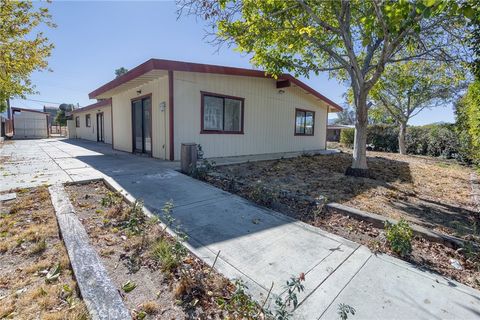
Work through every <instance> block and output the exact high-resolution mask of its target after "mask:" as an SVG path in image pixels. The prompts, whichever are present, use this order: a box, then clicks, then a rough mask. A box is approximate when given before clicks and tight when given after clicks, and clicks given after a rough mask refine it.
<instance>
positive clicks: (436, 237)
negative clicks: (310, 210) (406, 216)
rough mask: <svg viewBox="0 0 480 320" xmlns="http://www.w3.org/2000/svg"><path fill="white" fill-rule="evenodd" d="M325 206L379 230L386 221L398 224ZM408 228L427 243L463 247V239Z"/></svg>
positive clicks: (341, 206)
mask: <svg viewBox="0 0 480 320" xmlns="http://www.w3.org/2000/svg"><path fill="white" fill-rule="evenodd" d="M325 206H326V207H327V209H328V210H333V211H335V212H338V213H341V214H344V215H347V216H349V217H352V218H355V219H357V220H362V221H367V222H370V223H371V224H372V225H373V226H374V227H377V228H380V229H383V228H385V222H387V221H388V222H390V223H393V224H396V223H398V220H397V219H392V218H386V217H384V216H381V215H378V214H375V213H370V212H366V211H362V210H359V209H356V208H352V207H349V206H345V205H342V204H339V203H335V202H331V203H327V204H326V205H325ZM410 227H411V228H412V231H413V233H414V234H415V235H418V236H420V237H423V238H425V239H427V240H429V241H433V242H438V243H442V244H444V245H446V246H447V247H450V248H453V249H457V248H463V247H464V246H465V243H464V241H463V239H460V238H457V237H454V236H449V235H446V234H441V233H437V232H434V231H432V230H429V229H427V228H424V227H422V226H419V225H416V224H411V223H410Z"/></svg>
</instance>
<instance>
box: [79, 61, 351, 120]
mask: <svg viewBox="0 0 480 320" xmlns="http://www.w3.org/2000/svg"><path fill="white" fill-rule="evenodd" d="M168 71H185V72H198V73H212V74H225V75H232V76H245V77H257V78H273V77H272V76H271V75H268V74H267V73H266V72H265V71H262V70H253V69H244V68H234V67H225V66H217V65H209V64H200V63H191V62H183V61H173V60H163V59H150V60H148V61H146V62H144V63H142V64H141V65H139V66H137V67H135V68H133V69H132V70H130V71H128V72H127V73H125V74H123V75H121V76H119V77H118V78H115V79H114V80H112V81H110V82H108V83H106V84H104V85H103V86H101V87H99V88H97V89H95V90H93V91H92V92H90V93H89V94H88V96H89V98H90V99H106V98H111V97H112V95H113V94H115V93H118V92H121V91H125V90H128V89H133V88H135V87H138V86H140V85H142V84H144V83H146V82H149V81H151V80H153V79H156V78H159V77H163V76H167V75H168ZM277 80H278V81H277V86H278V85H279V83H280V85H284V86H285V87H287V86H290V84H291V83H293V84H294V85H296V86H298V87H300V88H301V89H303V90H304V91H306V93H307V94H311V95H313V96H314V97H316V98H317V99H319V100H321V101H323V102H325V103H326V104H327V105H328V106H329V109H330V110H331V111H342V110H343V109H342V107H340V106H339V105H338V104H336V103H335V102H333V101H332V100H330V99H328V98H327V97H325V96H324V95H322V94H321V93H319V92H318V91H316V90H314V89H313V88H311V87H309V86H308V85H307V84H305V83H303V82H302V81H300V80H298V79H296V78H295V77H293V76H292V75H290V74H283V75H281V76H279V77H278V79H277Z"/></svg>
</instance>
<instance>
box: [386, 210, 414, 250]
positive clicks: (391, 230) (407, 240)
mask: <svg viewBox="0 0 480 320" xmlns="http://www.w3.org/2000/svg"><path fill="white" fill-rule="evenodd" d="M385 231H386V235H387V241H388V244H389V245H390V248H391V249H392V250H393V251H394V252H396V253H397V254H399V255H400V256H402V257H405V256H407V255H409V254H410V253H411V252H412V238H413V231H412V228H411V227H410V225H409V224H408V222H407V221H406V220H405V219H400V221H399V222H398V223H397V224H392V223H390V222H388V221H387V222H386V223H385Z"/></svg>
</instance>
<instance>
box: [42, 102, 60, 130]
mask: <svg viewBox="0 0 480 320" xmlns="http://www.w3.org/2000/svg"><path fill="white" fill-rule="evenodd" d="M58 111H59V109H58V107H54V106H43V112H46V113H48V114H49V115H50V117H49V118H48V127H51V126H52V124H53V125H55V124H56V121H55V119H57V113H58Z"/></svg>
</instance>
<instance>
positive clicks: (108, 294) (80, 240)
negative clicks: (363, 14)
mask: <svg viewBox="0 0 480 320" xmlns="http://www.w3.org/2000/svg"><path fill="white" fill-rule="evenodd" d="M48 191H49V192H50V197H51V200H52V204H53V207H54V208H55V215H56V217H57V222H58V226H59V230H60V235H61V238H62V239H63V242H64V243H65V247H66V248H67V253H68V256H69V258H70V264H71V266H72V269H73V273H74V275H75V279H76V281H77V284H78V287H79V288H80V293H81V295H82V298H83V301H84V302H85V304H86V306H87V309H88V311H89V313H90V316H91V317H92V319H94V320H97V319H98V320H107V319H108V320H110V319H125V320H130V319H132V318H131V316H130V312H129V311H128V309H127V308H126V307H125V305H124V303H123V300H122V297H121V296H120V294H119V292H118V290H117V288H116V286H115V285H114V284H113V283H112V282H111V280H110V278H109V276H108V273H107V270H106V269H105V267H104V266H103V264H102V262H101V260H100V257H99V256H98V254H97V252H96V251H95V249H94V248H93V247H92V246H90V244H89V237H88V235H87V232H86V231H85V228H84V227H83V225H82V223H81V222H80V221H79V220H78V218H77V216H76V214H75V209H74V208H73V205H72V204H71V202H70V199H69V197H68V195H67V193H66V192H65V189H64V187H63V185H62V184H56V185H53V186H50V187H49V188H48Z"/></svg>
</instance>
